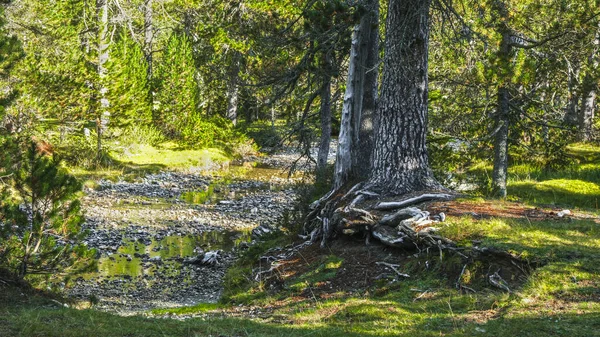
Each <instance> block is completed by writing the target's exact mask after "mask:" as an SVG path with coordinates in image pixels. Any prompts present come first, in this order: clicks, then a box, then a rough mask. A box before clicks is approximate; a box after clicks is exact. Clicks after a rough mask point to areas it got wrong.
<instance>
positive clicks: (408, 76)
mask: <svg viewBox="0 0 600 337" xmlns="http://www.w3.org/2000/svg"><path fill="white" fill-rule="evenodd" d="M430 3H431V0H407V1H404V0H391V1H390V3H389V7H388V20H387V27H386V32H387V36H386V42H385V58H384V70H383V80H382V84H381V87H382V91H381V97H380V99H379V103H378V110H377V111H378V115H379V116H378V118H379V121H378V123H377V126H376V131H375V147H374V151H373V169H372V171H371V175H370V179H369V183H370V185H371V186H372V188H373V189H374V190H376V191H379V192H382V193H385V194H388V195H400V194H405V193H407V192H410V191H418V190H429V189H439V188H441V185H440V184H439V183H438V182H437V181H436V180H435V178H434V177H433V172H432V171H431V168H430V167H429V161H428V155H427V147H426V134H427V94H428V78H427V66H428V50H427V48H428V42H429V5H430Z"/></svg>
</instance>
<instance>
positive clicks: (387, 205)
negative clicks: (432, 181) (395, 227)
mask: <svg viewBox="0 0 600 337" xmlns="http://www.w3.org/2000/svg"><path fill="white" fill-rule="evenodd" d="M453 197H454V196H452V195H450V194H444V193H427V194H421V195H419V196H416V197H413V198H409V199H406V200H401V201H392V202H380V203H379V204H377V205H376V206H375V207H373V209H375V210H379V211H389V210H393V209H398V208H402V207H406V206H410V205H415V204H418V203H422V202H425V201H432V200H450V199H452V198H453Z"/></svg>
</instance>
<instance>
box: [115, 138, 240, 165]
mask: <svg viewBox="0 0 600 337" xmlns="http://www.w3.org/2000/svg"><path fill="white" fill-rule="evenodd" d="M116 158H117V159H118V160H119V161H122V162H124V163H126V164H131V165H138V166H143V165H161V166H164V167H165V168H170V169H184V168H190V167H207V168H208V167H211V165H213V164H214V163H222V162H226V161H228V158H227V156H226V155H225V153H224V152H223V151H221V150H219V149H212V148H211V149H198V150H190V149H179V148H177V147H175V146H174V145H173V144H169V143H166V144H163V145H162V146H160V147H154V146H151V145H140V146H139V147H137V150H136V151H135V152H133V153H127V154H126V153H122V154H117V155H116Z"/></svg>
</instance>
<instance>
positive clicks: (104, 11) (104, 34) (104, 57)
mask: <svg viewBox="0 0 600 337" xmlns="http://www.w3.org/2000/svg"><path fill="white" fill-rule="evenodd" d="M96 10H97V16H98V17H97V20H98V76H99V78H100V85H99V88H100V90H99V93H100V109H99V110H98V112H99V115H98V117H97V119H96V133H97V136H98V142H97V156H98V159H100V156H101V154H102V135H103V133H104V130H105V128H106V126H107V125H108V122H109V118H110V112H109V111H108V107H109V106H110V103H109V101H108V98H107V97H106V94H107V92H108V88H106V87H105V86H104V83H103V82H104V78H105V77H106V62H108V59H109V51H108V47H109V42H110V41H109V36H108V0H96Z"/></svg>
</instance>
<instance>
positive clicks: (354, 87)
mask: <svg viewBox="0 0 600 337" xmlns="http://www.w3.org/2000/svg"><path fill="white" fill-rule="evenodd" d="M359 36H360V25H356V26H355V27H354V30H353V31H352V47H351V48H350V61H349V63H348V78H347V79H346V93H345V94H344V104H343V106H342V119H341V123H340V124H341V125H340V135H339V137H338V148H337V153H336V159H335V171H334V183H333V188H334V189H338V188H340V187H341V186H342V185H343V184H345V183H346V182H347V181H348V177H349V175H350V170H351V168H352V146H354V144H353V140H354V133H355V132H356V131H355V129H354V125H355V123H354V122H353V119H354V118H356V116H355V112H356V110H357V109H358V107H357V106H356V105H357V104H359V103H358V102H357V101H359V100H361V95H362V93H361V91H362V90H361V89H360V88H362V85H363V83H362V81H361V76H360V73H359V69H360V64H361V62H360V52H359V46H360V44H359Z"/></svg>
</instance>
